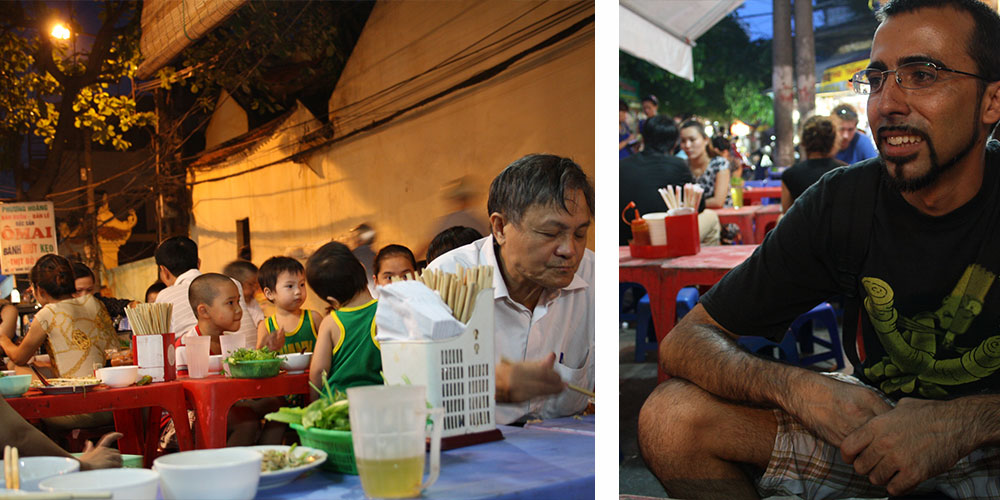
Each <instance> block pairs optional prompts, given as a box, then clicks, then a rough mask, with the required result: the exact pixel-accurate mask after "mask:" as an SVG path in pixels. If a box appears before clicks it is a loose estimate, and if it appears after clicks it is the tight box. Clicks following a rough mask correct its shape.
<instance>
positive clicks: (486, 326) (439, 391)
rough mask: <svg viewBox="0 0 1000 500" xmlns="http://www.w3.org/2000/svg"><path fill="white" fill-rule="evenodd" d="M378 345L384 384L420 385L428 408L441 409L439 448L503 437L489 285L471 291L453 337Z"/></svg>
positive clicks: (392, 341)
mask: <svg viewBox="0 0 1000 500" xmlns="http://www.w3.org/2000/svg"><path fill="white" fill-rule="evenodd" d="M380 344H381V350H382V372H383V374H384V376H385V383H386V384H413V385H423V386H425V387H427V401H428V402H429V403H430V405H431V407H434V408H444V409H445V412H444V422H443V430H442V432H441V449H442V450H448V449H452V448H459V447H462V446H469V445H473V444H478V443H485V442H489V441H496V440H499V439H503V435H502V434H501V433H500V431H499V430H497V428H496V373H495V368H496V367H495V359H494V344H493V288H487V289H484V290H480V291H479V292H478V293H477V294H476V305H475V307H474V308H473V310H472V316H471V317H470V319H469V323H468V324H467V325H466V327H465V330H464V331H463V332H462V334H461V335H459V336H457V337H452V338H449V339H443V340H430V339H418V340H386V341H383V342H381V343H380Z"/></svg>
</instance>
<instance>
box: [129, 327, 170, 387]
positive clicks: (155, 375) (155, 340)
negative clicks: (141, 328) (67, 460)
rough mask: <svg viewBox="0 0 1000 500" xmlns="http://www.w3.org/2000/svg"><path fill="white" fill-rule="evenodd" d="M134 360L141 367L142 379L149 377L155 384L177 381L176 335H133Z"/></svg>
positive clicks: (140, 374)
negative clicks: (145, 376)
mask: <svg viewBox="0 0 1000 500" xmlns="http://www.w3.org/2000/svg"><path fill="white" fill-rule="evenodd" d="M132 359H134V360H135V364H136V365H138V366H139V376H140V377H142V376H144V375H149V376H150V377H151V378H152V379H153V382H168V381H171V380H175V379H176V378H177V366H176V359H175V357H174V334H173V333H158V334H154V335H132Z"/></svg>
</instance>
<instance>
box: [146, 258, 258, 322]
mask: <svg viewBox="0 0 1000 500" xmlns="http://www.w3.org/2000/svg"><path fill="white" fill-rule="evenodd" d="M198 276H201V271H199V270H197V269H188V270H187V271H184V272H183V273H181V275H180V276H178V277H177V280H176V281H174V284H173V285H170V286H168V287H166V288H164V289H163V290H161V291H160V293H159V294H158V295H157V296H156V303H157V304H161V303H168V304H173V305H174V308H173V312H172V313H171V317H170V329H171V330H173V331H174V333H175V334H176V335H177V338H180V337H182V336H184V335H185V334H186V333H187V332H190V331H191V330H192V329H193V328H194V326H195V325H197V324H198V317H197V316H195V314H194V310H193V309H191V302H190V301H189V300H188V288H191V282H192V281H194V279H195V278H197V277H198ZM233 283H236V289H237V291H238V292H239V296H240V308H241V309H242V310H243V317H242V318H241V319H240V329H239V331H238V332H237V333H242V334H250V333H252V334H254V335H256V334H257V325H255V324H254V323H253V319H252V318H251V317H250V316H251V315H250V314H248V312H247V304H246V302H244V301H243V287H242V286H240V282H239V281H236V280H233Z"/></svg>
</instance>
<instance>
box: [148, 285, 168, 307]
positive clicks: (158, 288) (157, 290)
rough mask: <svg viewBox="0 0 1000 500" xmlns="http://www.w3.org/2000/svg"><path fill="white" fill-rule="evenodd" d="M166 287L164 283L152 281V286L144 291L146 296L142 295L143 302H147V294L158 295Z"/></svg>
mask: <svg viewBox="0 0 1000 500" xmlns="http://www.w3.org/2000/svg"><path fill="white" fill-rule="evenodd" d="M166 287H167V284H166V283H164V282H162V281H160V280H156V281H154V282H153V284H152V285H149V288H147V289H146V295H143V300H146V301H147V302H148V301H149V294H151V293H160V292H161V291H162V290H163V289H164V288H166Z"/></svg>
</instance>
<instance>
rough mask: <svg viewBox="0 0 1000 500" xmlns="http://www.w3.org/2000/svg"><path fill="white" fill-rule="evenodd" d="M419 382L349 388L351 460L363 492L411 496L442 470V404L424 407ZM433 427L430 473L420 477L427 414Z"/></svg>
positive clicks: (375, 494)
mask: <svg viewBox="0 0 1000 500" xmlns="http://www.w3.org/2000/svg"><path fill="white" fill-rule="evenodd" d="M426 398H427V391H426V389H425V388H424V386H422V385H370V386H365V387H351V388H349V389H347V399H348V401H349V403H350V406H349V410H348V411H349V412H350V415H351V440H352V442H353V443H354V459H355V462H356V463H357V466H358V476H359V477H360V478H361V487H362V488H363V489H364V490H365V495H367V496H369V497H371V498H409V497H415V496H419V495H420V491H421V490H423V489H425V488H428V487H430V486H431V485H432V484H434V482H435V481H437V478H438V475H439V474H440V472H441V421H442V420H443V419H444V408H432V409H428V408H427V405H426V403H425V402H426V400H427V399H426ZM428 415H430V416H431V417H432V418H433V421H434V426H433V428H432V430H431V451H430V454H431V463H430V476H429V477H428V478H427V481H426V482H423V481H422V479H423V475H424V449H425V440H426V437H427V416H428Z"/></svg>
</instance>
